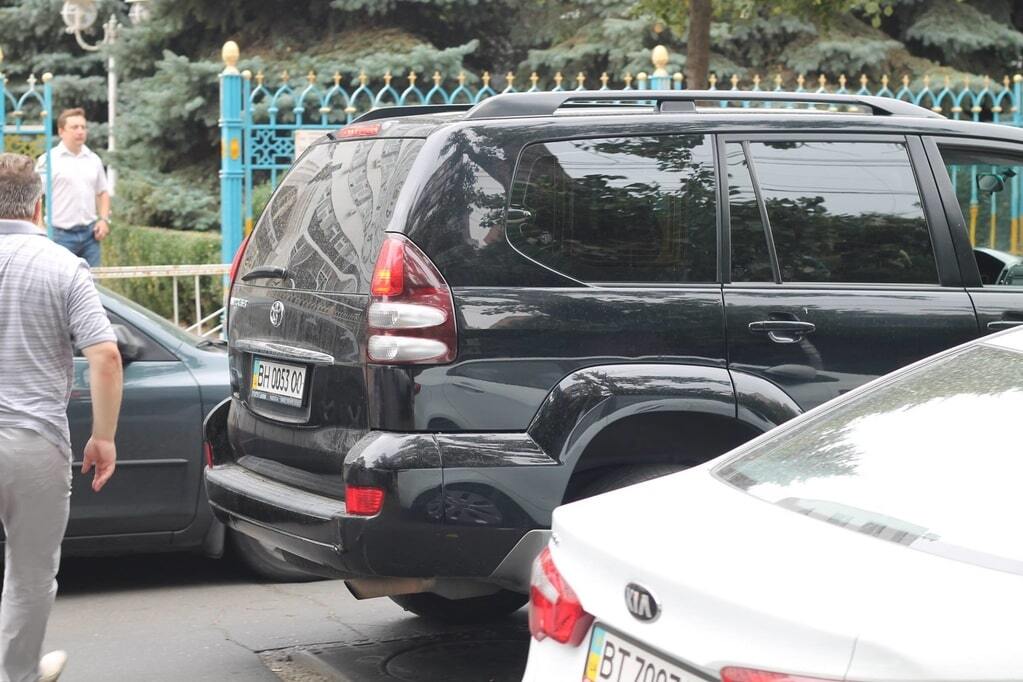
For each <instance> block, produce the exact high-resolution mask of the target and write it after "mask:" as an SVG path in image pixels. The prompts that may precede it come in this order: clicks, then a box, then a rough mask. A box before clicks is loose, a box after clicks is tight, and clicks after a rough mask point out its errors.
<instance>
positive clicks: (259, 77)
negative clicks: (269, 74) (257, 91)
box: [256, 69, 266, 87]
mask: <svg viewBox="0 0 1023 682" xmlns="http://www.w3.org/2000/svg"><path fill="white" fill-rule="evenodd" d="M264 78H266V76H264V75H263V69H260V70H259V71H257V72H256V85H257V86H258V87H262V86H263V79H264Z"/></svg>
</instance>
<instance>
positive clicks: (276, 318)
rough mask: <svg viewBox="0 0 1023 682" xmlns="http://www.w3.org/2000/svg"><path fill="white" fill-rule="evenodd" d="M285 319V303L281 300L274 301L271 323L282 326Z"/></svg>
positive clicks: (271, 309) (271, 308)
mask: <svg viewBox="0 0 1023 682" xmlns="http://www.w3.org/2000/svg"><path fill="white" fill-rule="evenodd" d="M283 320H284V304H283V303H281V302H280V301H274V304H273V305H272V306H270V324H272V325H273V326H275V327H280V326H281V322H282V321H283Z"/></svg>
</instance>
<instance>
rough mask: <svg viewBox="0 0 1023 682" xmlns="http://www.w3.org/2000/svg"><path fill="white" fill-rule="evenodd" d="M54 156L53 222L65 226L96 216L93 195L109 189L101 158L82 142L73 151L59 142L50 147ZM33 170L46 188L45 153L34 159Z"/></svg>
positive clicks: (63, 228)
mask: <svg viewBox="0 0 1023 682" xmlns="http://www.w3.org/2000/svg"><path fill="white" fill-rule="evenodd" d="M50 156H51V158H52V159H53V206H51V207H49V209H48V210H49V211H50V214H51V215H52V216H53V226H54V227H55V228H57V229H61V230H67V229H69V228H72V227H76V226H78V225H85V224H88V223H91V222H92V221H94V220H96V217H97V216H96V195H97V194H100V193H102V192H109V191H110V190H109V188H108V186H107V174H106V171H104V170H103V162H102V161H100V158H99V157H98V156H96V154H95V153H93V151H92V150H91V149H89V148H88V147H86V146H85V145H84V144H83V145H82V149H81V151H79V152H78V153H77V154H72V153H71V150H69V149H68V148H67V147H65V146H64V143H63V142H61V143H60V144H58V145H57V146H56V147H54V148H53V149H51V150H50ZM36 173H38V174H39V177H41V178H42V180H43V188H44V190H45V188H46V154H43V155H42V156H40V157H39V160H38V161H36Z"/></svg>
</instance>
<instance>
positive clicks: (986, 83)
mask: <svg viewBox="0 0 1023 682" xmlns="http://www.w3.org/2000/svg"><path fill="white" fill-rule="evenodd" d="M990 85H991V76H984V89H985V90H987V89H988V87H989V86H990Z"/></svg>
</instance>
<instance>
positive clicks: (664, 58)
mask: <svg viewBox="0 0 1023 682" xmlns="http://www.w3.org/2000/svg"><path fill="white" fill-rule="evenodd" d="M650 61H651V62H652V63H653V65H654V77H656V78H664V77H667V75H668V71H667V70H666V69H665V68H664V67H666V66H667V65H668V48H666V47H665V46H664V45H658V46H656V47H655V48H654V49H653V50H651V51H650Z"/></svg>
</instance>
